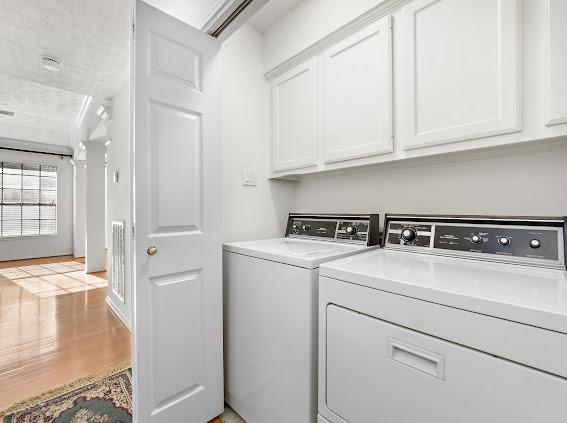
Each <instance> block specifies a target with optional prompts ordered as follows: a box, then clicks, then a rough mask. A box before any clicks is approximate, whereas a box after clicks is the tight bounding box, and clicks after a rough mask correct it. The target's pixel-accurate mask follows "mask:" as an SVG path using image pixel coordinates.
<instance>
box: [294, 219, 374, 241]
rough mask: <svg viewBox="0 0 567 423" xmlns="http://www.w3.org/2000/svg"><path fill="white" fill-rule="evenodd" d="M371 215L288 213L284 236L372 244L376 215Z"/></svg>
mask: <svg viewBox="0 0 567 423" xmlns="http://www.w3.org/2000/svg"><path fill="white" fill-rule="evenodd" d="M373 216H376V217H375V218H373V217H372V216H370V215H369V216H327V215H321V216H302V215H297V216H294V215H290V217H289V221H288V228H287V234H286V236H288V237H298V238H313V239H325V240H328V241H340V242H350V243H357V244H364V245H374V244H377V242H378V216H377V215H373ZM374 220H375V224H373V223H374V222H373V221H374ZM373 231H374V232H373ZM373 235H374V236H373ZM371 241H372V242H371Z"/></svg>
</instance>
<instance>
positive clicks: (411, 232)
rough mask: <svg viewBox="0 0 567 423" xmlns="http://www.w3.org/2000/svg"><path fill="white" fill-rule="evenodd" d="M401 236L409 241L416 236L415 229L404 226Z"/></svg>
mask: <svg viewBox="0 0 567 423" xmlns="http://www.w3.org/2000/svg"><path fill="white" fill-rule="evenodd" d="M401 236H402V239H403V240H404V241H405V242H411V241H413V240H414V239H415V238H416V237H417V231H416V230H415V228H404V229H403V230H402V234H401Z"/></svg>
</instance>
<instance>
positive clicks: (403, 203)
mask: <svg viewBox="0 0 567 423" xmlns="http://www.w3.org/2000/svg"><path fill="white" fill-rule="evenodd" d="M488 154H492V155H493V157H486V158H477V159H474V160H465V159H463V158H462V157H461V158H460V159H457V158H455V157H448V158H439V159H438V160H437V163H433V164H431V163H429V162H427V163H426V164H423V165H419V163H417V164H416V163H414V164H413V165H412V166H411V167H410V166H409V165H406V166H403V167H400V168H398V169H392V168H390V169H383V170H380V168H377V169H374V170H366V171H365V172H362V171H360V170H359V171H358V173H351V174H343V175H337V176H329V175H328V176H326V177H324V176H319V177H304V178H303V179H302V180H301V182H300V183H299V184H298V188H297V208H298V210H299V211H309V212H312V211H313V212H329V211H332V212H341V211H344V212H375V213H380V215H381V216H380V218H381V220H383V215H384V213H385V212H390V213H440V214H496V215H524V216H525V215H528V216H530V215H533V216H538V215H552V216H557V215H559V216H563V215H567V195H566V194H565V188H564V186H563V185H564V183H565V181H567V165H566V163H567V144H566V143H563V145H560V146H553V147H549V148H548V147H542V146H540V147H539V148H522V149H517V150H514V151H513V152H500V153H498V154H496V155H494V154H495V153H487V154H485V156H488ZM442 161H445V163H442Z"/></svg>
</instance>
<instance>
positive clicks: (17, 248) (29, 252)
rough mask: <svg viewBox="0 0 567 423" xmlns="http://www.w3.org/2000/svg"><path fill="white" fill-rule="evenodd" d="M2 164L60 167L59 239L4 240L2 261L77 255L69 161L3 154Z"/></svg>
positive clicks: (0, 253) (0, 248)
mask: <svg viewBox="0 0 567 423" xmlns="http://www.w3.org/2000/svg"><path fill="white" fill-rule="evenodd" d="M0 161H12V162H16V163H18V162H19V163H31V164H48V165H55V166H57V235H55V236H38V237H22V238H16V239H2V238H0V260H17V259H24V258H33V257H48V256H60V255H67V254H71V253H72V252H73V166H72V165H71V163H69V158H68V157H65V158H63V159H61V158H60V157H56V156H48V155H45V154H33V153H23V152H15V151H6V150H0Z"/></svg>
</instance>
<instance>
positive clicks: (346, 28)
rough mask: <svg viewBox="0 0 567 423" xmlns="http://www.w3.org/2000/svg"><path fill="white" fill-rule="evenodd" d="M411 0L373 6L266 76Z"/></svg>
mask: <svg viewBox="0 0 567 423" xmlns="http://www.w3.org/2000/svg"><path fill="white" fill-rule="evenodd" d="M410 1H412V0H388V1H385V2H384V3H381V4H379V5H378V6H376V7H373V8H372V9H370V10H369V11H367V12H365V13H363V14H362V15H360V16H358V17H357V18H355V19H353V20H352V21H350V22H348V23H346V24H345V25H343V26H341V27H340V28H339V29H337V30H336V31H333V32H331V33H330V34H329V35H327V36H325V37H323V38H322V39H320V40H319V41H317V42H316V43H314V44H311V45H310V46H309V47H307V48H305V49H303V50H302V51H300V52H299V53H297V54H295V55H294V56H292V57H290V58H289V59H287V60H285V61H284V62H282V63H280V64H279V65H277V66H276V67H274V68H272V69H270V70H269V71H267V72H265V73H264V77H265V78H266V79H268V80H271V79H274V78H276V77H277V76H279V75H281V74H282V73H284V72H286V71H288V70H290V69H292V68H293V67H295V66H297V65H299V64H300V63H302V62H304V61H306V60H308V59H310V58H312V57H314V56H316V55H318V54H320V53H322V52H323V51H325V50H326V49H327V48H329V47H331V46H333V45H334V44H336V43H337V42H339V41H341V40H343V39H344V38H346V37H348V36H349V35H352V34H354V33H355V32H357V31H359V30H361V29H363V28H364V27H366V26H368V25H369V24H371V23H373V22H376V21H377V20H379V19H381V18H383V17H384V16H386V15H388V14H390V13H393V12H394V11H396V10H397V9H398V8H400V7H402V6H403V5H405V4H406V3H409V2H410Z"/></svg>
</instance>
